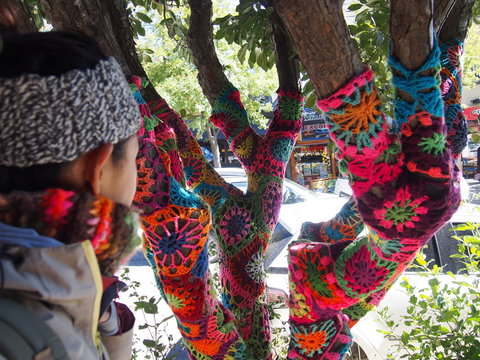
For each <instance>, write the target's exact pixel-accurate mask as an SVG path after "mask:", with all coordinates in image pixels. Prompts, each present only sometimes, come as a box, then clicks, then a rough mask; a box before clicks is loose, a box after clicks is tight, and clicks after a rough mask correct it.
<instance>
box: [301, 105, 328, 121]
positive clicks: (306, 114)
mask: <svg viewBox="0 0 480 360" xmlns="http://www.w3.org/2000/svg"><path fill="white" fill-rule="evenodd" d="M318 120H322V121H323V122H325V117H324V116H323V115H322V114H321V113H319V112H317V111H315V110H314V109H313V108H303V122H304V123H305V122H309V121H318Z"/></svg>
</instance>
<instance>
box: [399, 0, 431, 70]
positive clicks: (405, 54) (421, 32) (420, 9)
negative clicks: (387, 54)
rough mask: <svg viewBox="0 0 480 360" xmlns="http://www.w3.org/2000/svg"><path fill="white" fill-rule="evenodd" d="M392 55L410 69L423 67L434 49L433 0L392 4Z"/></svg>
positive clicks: (402, 0)
mask: <svg viewBox="0 0 480 360" xmlns="http://www.w3.org/2000/svg"><path fill="white" fill-rule="evenodd" d="M390 7H391V10H390V36H391V38H392V53H393V55H394V56H395V57H396V58H397V59H398V60H399V61H400V62H401V63H402V64H403V66H405V67H406V68H407V69H410V70H414V69H417V68H418V67H420V66H421V65H422V64H423V63H424V62H425V60H426V59H427V57H428V55H429V54H430V51H431V49H432V41H433V39H432V34H431V33H430V25H432V24H433V2H432V0H392V1H391V2H390Z"/></svg>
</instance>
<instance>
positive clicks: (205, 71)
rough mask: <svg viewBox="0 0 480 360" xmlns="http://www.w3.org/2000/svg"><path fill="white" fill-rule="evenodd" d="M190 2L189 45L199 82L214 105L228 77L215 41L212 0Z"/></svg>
mask: <svg viewBox="0 0 480 360" xmlns="http://www.w3.org/2000/svg"><path fill="white" fill-rule="evenodd" d="M188 3H189V5H190V12H191V15H190V26H189V29H188V45H189V47H190V50H191V52H192V56H193V61H194V62H195V66H196V67H197V69H198V82H199V83H200V86H201V87H202V90H203V93H204V94H205V96H206V98H207V99H208V101H209V102H210V105H212V106H213V104H214V102H215V100H216V99H217V96H218V94H220V91H222V89H223V88H224V87H225V85H226V84H227V83H228V79H227V77H226V76H225V74H224V72H223V68H222V65H221V64H220V61H219V60H218V57H217V53H216V52H215V45H214V43H213V26H212V1H211V0H189V1H188Z"/></svg>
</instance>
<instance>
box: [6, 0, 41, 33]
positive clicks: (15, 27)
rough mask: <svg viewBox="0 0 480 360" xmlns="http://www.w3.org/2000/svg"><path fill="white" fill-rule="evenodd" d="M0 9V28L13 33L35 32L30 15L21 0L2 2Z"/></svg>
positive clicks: (35, 28)
mask: <svg viewBox="0 0 480 360" xmlns="http://www.w3.org/2000/svg"><path fill="white" fill-rule="evenodd" d="M3 1H5V4H4V5H2V6H1V7H0V27H2V28H3V29H5V30H8V31H12V32H15V33H20V34H23V33H29V32H35V31H37V27H36V26H35V22H34V21H33V18H32V13H31V11H30V9H29V8H28V6H27V4H25V3H24V2H23V1H22V0H3Z"/></svg>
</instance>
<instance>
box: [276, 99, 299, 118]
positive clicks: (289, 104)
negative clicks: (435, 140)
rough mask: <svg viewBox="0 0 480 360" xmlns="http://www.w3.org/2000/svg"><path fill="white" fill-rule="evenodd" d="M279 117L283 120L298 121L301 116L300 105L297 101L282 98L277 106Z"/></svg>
mask: <svg viewBox="0 0 480 360" xmlns="http://www.w3.org/2000/svg"><path fill="white" fill-rule="evenodd" d="M278 108H279V109H280V117H281V118H282V119H284V120H289V121H298V119H299V118H300V117H301V116H302V103H301V102H300V101H298V99H294V98H290V97H287V96H284V97H282V98H281V100H280V103H279V104H278Z"/></svg>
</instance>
